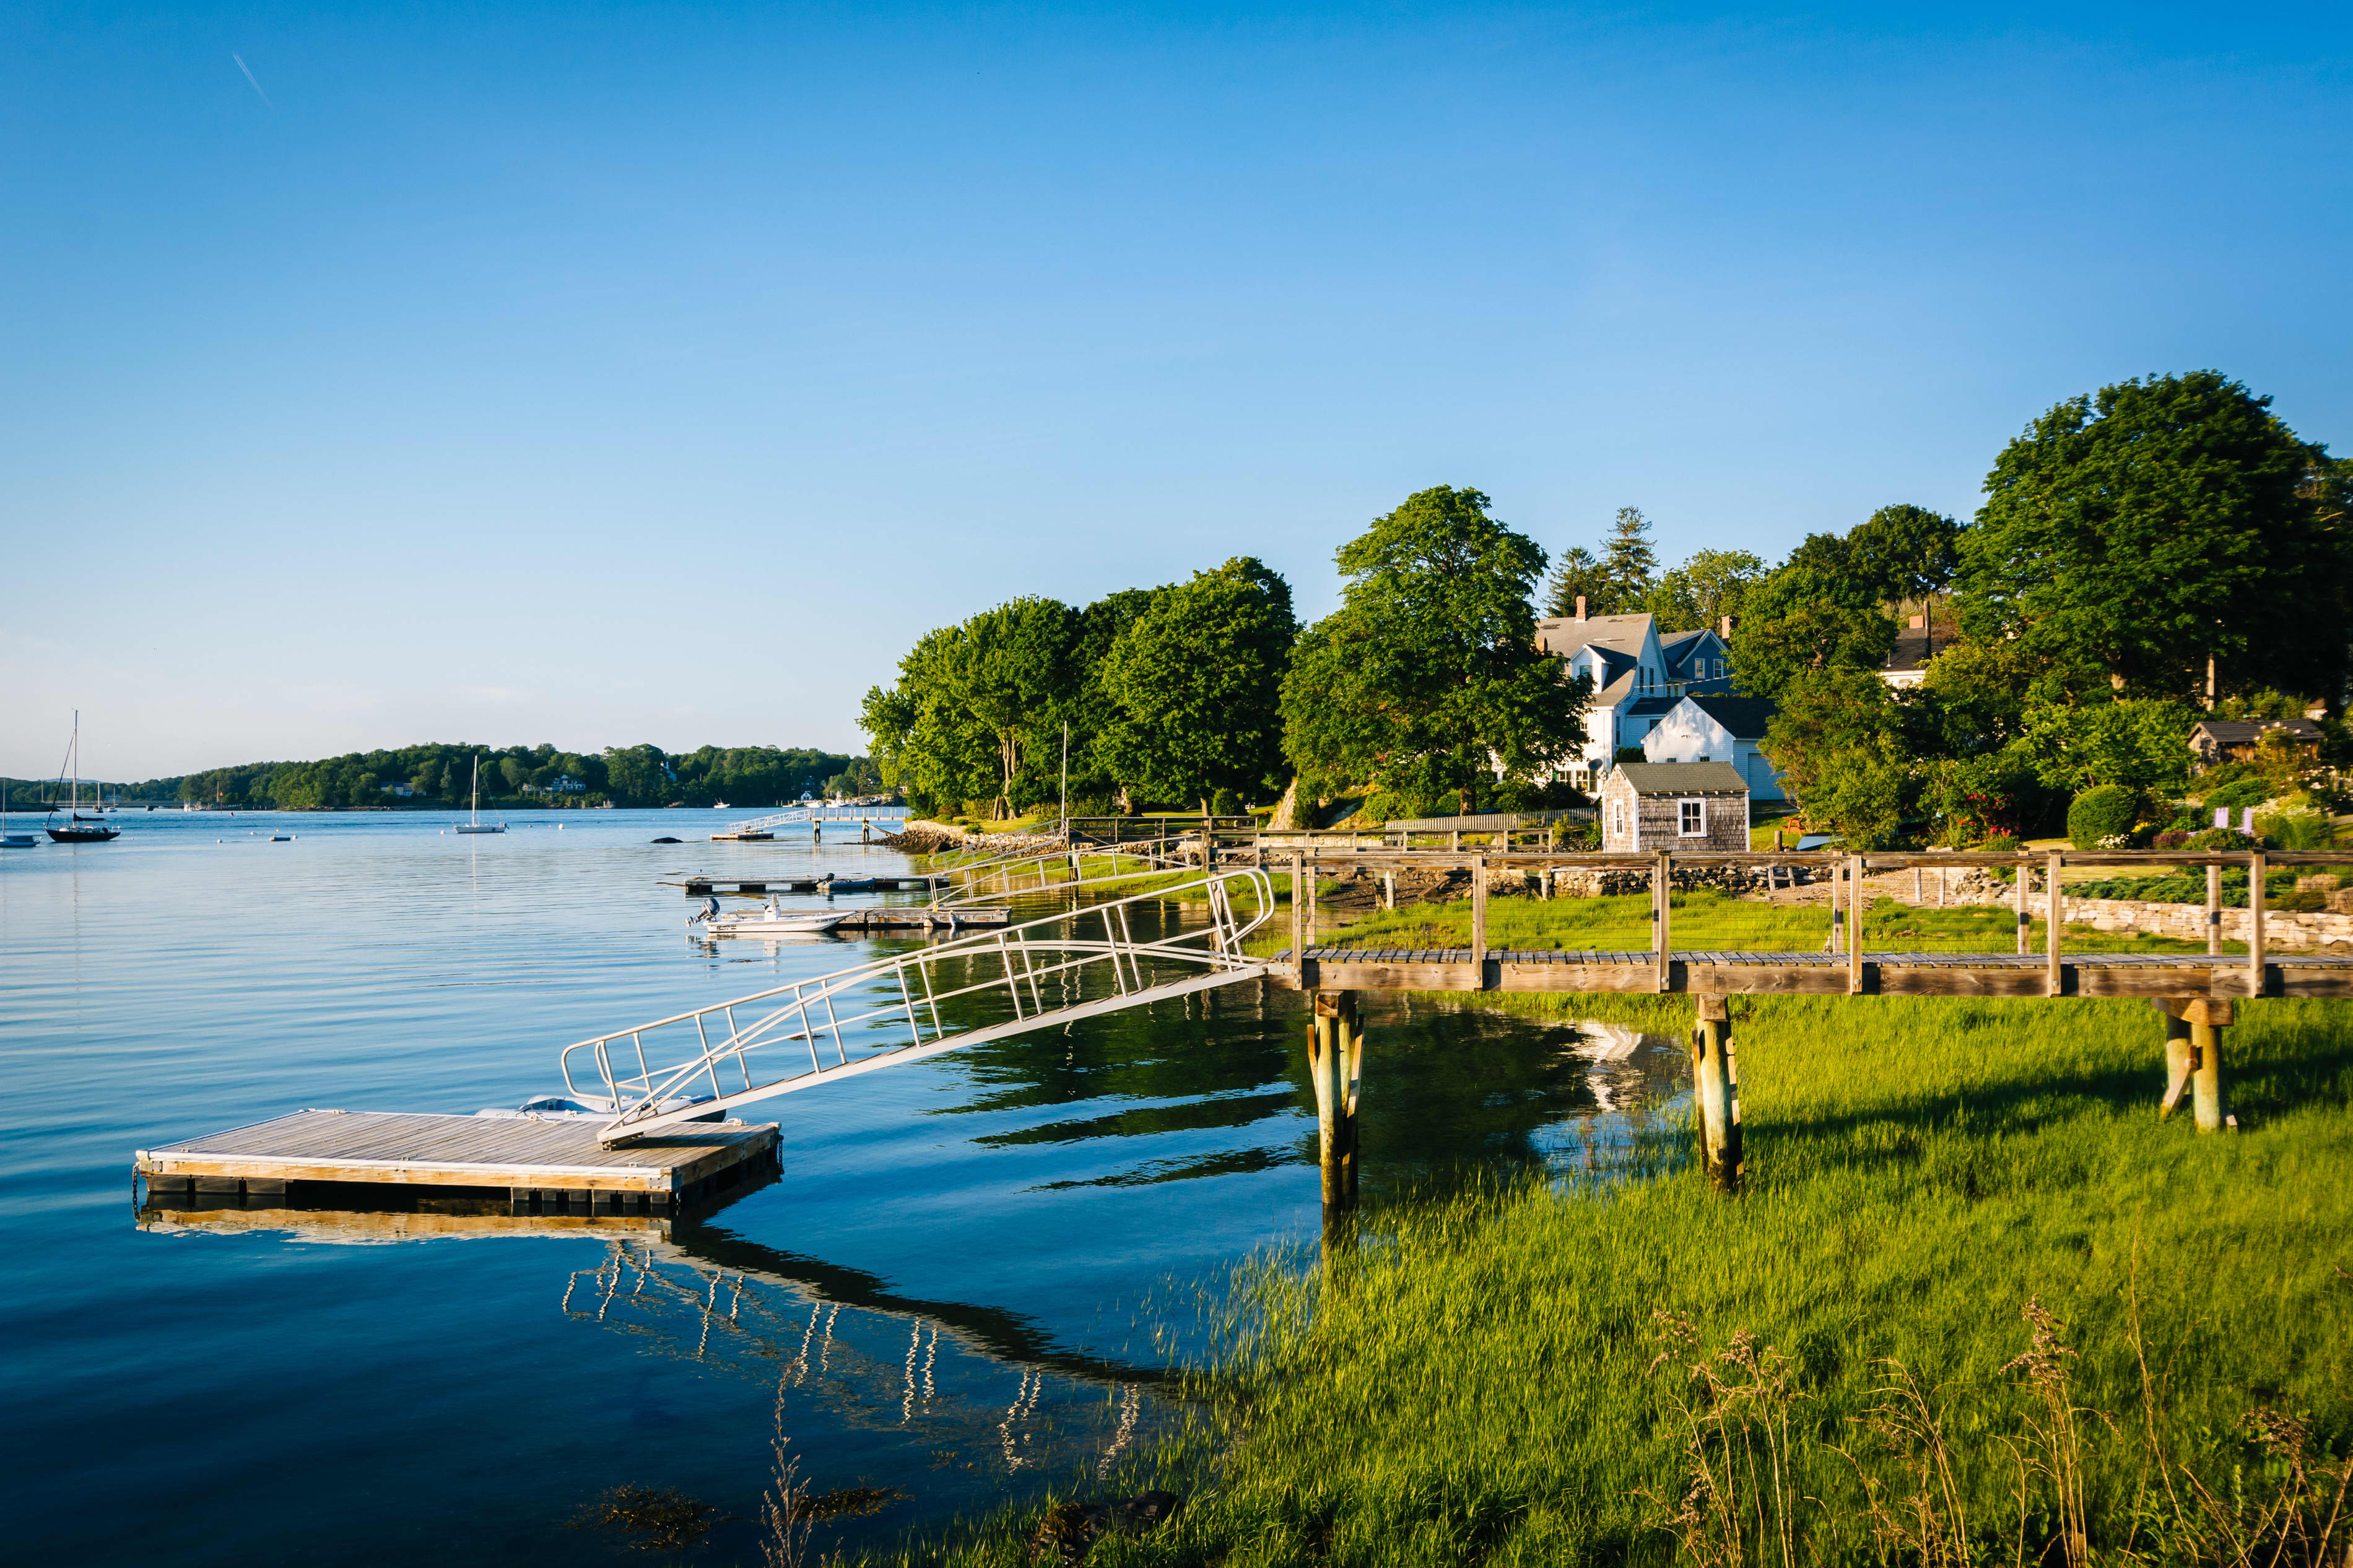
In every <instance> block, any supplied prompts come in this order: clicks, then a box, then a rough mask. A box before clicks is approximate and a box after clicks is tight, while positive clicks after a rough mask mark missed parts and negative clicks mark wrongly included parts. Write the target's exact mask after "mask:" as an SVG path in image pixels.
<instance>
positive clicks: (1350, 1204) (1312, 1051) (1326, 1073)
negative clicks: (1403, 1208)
mask: <svg viewBox="0 0 2353 1568" xmlns="http://www.w3.org/2000/svg"><path fill="white" fill-rule="evenodd" d="M1364 1065H1365V1036H1364V1025H1363V1023H1362V1022H1361V1021H1360V1020H1359V1018H1358V1016H1357V1014H1356V993H1355V992H1353V991H1318V992H1317V993H1315V1005H1314V1009H1313V1013H1312V1016H1311V1017H1310V1019H1309V1021H1308V1026H1307V1073H1308V1077H1309V1078H1310V1079H1313V1080H1314V1085H1315V1131H1316V1152H1317V1163H1318V1164H1319V1165H1320V1166H1321V1167H1322V1169H1323V1176H1324V1208H1325V1209H1326V1210H1327V1211H1329V1210H1332V1209H1345V1208H1354V1207H1356V1100H1357V1093H1358V1090H1359V1089H1361V1088H1362V1086H1363V1082H1364Z"/></svg>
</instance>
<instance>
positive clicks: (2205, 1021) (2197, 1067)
mask: <svg viewBox="0 0 2353 1568" xmlns="http://www.w3.org/2000/svg"><path fill="white" fill-rule="evenodd" d="M2182 1012H2183V1013H2184V1014H2185V1015H2187V1016H2188V1017H2189V1054H2190V1069H2189V1098H2190V1106H2191V1110H2192V1113H2193V1118H2194V1120H2195V1121H2196V1122H2197V1124H2198V1131H2200V1132H2220V1131H2222V1130H2223V1129H2224V1128H2226V1127H2228V1128H2233V1129H2235V1128H2236V1127H2237V1126H2238V1125H2239V1119H2238V1118H2237V1117H2235V1116H2233V1115H2232V1114H2231V1109H2230V1106H2229V1105H2228V1104H2227V1103H2226V1102H2225V1101H2224V1100H2223V1098H2222V1031H2223V1030H2224V1029H2225V1028H2227V1027H2229V1026H2230V1023H2231V1018H2232V1013H2231V1004H2230V1003H2229V1002H2228V1001H2225V1000H2222V999H2220V998H2216V999H2206V998H2197V999H2193V1000H2192V1001H2190V1002H2189V1005H2186V1006H2184V1007H2183V1008H2182Z"/></svg>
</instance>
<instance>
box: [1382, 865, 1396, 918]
mask: <svg viewBox="0 0 2353 1568" xmlns="http://www.w3.org/2000/svg"><path fill="white" fill-rule="evenodd" d="M1381 908H1383V909H1385V910H1388V911H1389V912H1390V913H1391V914H1395V913H1396V912H1397V873H1396V872H1395V871H1384V872H1382V873H1381Z"/></svg>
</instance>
